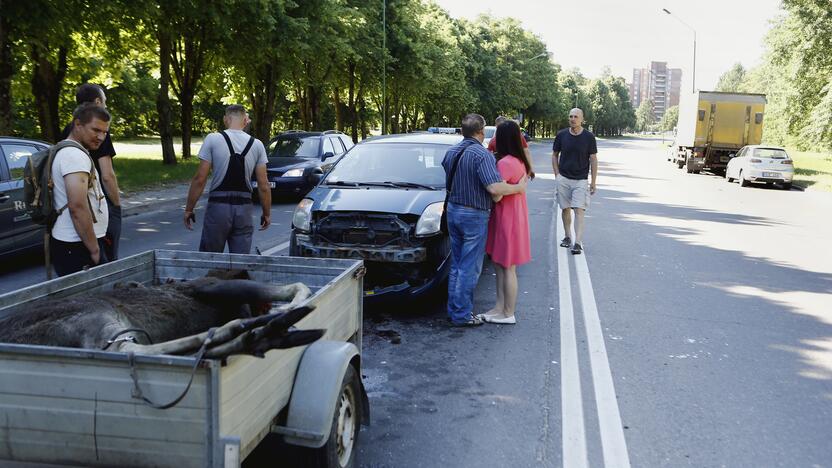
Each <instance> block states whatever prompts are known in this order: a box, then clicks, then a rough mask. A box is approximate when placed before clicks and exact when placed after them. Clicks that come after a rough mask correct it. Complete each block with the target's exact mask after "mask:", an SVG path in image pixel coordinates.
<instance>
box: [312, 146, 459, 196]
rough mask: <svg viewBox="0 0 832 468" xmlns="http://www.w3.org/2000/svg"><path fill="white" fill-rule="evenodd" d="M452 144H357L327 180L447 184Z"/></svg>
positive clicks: (437, 185) (434, 186)
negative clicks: (446, 162)
mask: <svg viewBox="0 0 832 468" xmlns="http://www.w3.org/2000/svg"><path fill="white" fill-rule="evenodd" d="M448 148H450V146H448V145H437V144H430V143H373V144H363V145H357V146H355V147H354V148H353V149H352V150H351V151H350V152H349V153H347V154H346V155H344V156H343V157H342V158H341V160H340V161H338V164H336V165H335V167H334V168H333V169H332V171H330V173H329V175H328V176H327V177H326V180H325V181H324V183H325V184H333V185H334V184H339V185H359V184H378V183H388V182H390V183H392V184H390V185H391V186H394V184H405V185H410V186H411V187H413V184H417V185H422V186H427V187H431V188H441V187H444V186H445V170H444V169H443V168H442V159H443V158H444V157H445V152H446V151H447V150H448Z"/></svg>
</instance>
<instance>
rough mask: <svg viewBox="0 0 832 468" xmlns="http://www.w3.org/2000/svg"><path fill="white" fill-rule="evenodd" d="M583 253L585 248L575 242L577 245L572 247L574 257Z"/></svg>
mask: <svg viewBox="0 0 832 468" xmlns="http://www.w3.org/2000/svg"><path fill="white" fill-rule="evenodd" d="M583 251H584V248H583V246H582V245H581V244H579V243H577V242H575V245H573V246H572V255H580V254H581V252H583Z"/></svg>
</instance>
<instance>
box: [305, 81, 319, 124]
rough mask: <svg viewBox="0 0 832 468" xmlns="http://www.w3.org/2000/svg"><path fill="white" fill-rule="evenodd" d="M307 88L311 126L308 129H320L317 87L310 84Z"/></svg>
mask: <svg viewBox="0 0 832 468" xmlns="http://www.w3.org/2000/svg"><path fill="white" fill-rule="evenodd" d="M308 88H309V89H308V91H307V96H308V99H309V123H310V124H311V126H312V128H310V129H309V130H321V115H320V108H321V102H320V101H321V97H320V94H319V93H318V88H316V87H315V86H312V85H310V86H309V87H308Z"/></svg>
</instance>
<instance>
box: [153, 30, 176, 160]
mask: <svg viewBox="0 0 832 468" xmlns="http://www.w3.org/2000/svg"><path fill="white" fill-rule="evenodd" d="M158 39H159V94H157V95H156V112H158V114H159V136H160V137H161V140H162V163H163V164H167V165H175V164H176V151H175V150H174V149H173V130H172V128H171V123H172V122H173V116H172V113H173V112H172V110H171V106H170V94H169V92H170V53H171V50H170V49H171V42H170V36H168V35H167V34H164V33H159V34H158Z"/></svg>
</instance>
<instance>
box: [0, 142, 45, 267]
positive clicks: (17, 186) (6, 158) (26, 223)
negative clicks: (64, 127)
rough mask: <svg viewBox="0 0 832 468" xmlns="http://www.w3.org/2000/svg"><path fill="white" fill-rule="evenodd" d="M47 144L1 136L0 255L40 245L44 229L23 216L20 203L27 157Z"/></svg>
mask: <svg viewBox="0 0 832 468" xmlns="http://www.w3.org/2000/svg"><path fill="white" fill-rule="evenodd" d="M48 147H49V143H45V142H43V141H37V140H24V139H22V138H13V137H0V153H2V157H0V255H7V254H12V253H15V252H20V251H23V250H26V249H30V248H33V247H38V246H41V245H43V226H40V225H38V224H35V223H33V222H32V219H31V218H30V217H29V215H28V214H27V213H26V203H25V202H24V200H23V167H24V166H25V165H26V161H27V160H28V159H29V155H30V154H32V153H35V152H38V151H40V150H42V149H46V148H48Z"/></svg>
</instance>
